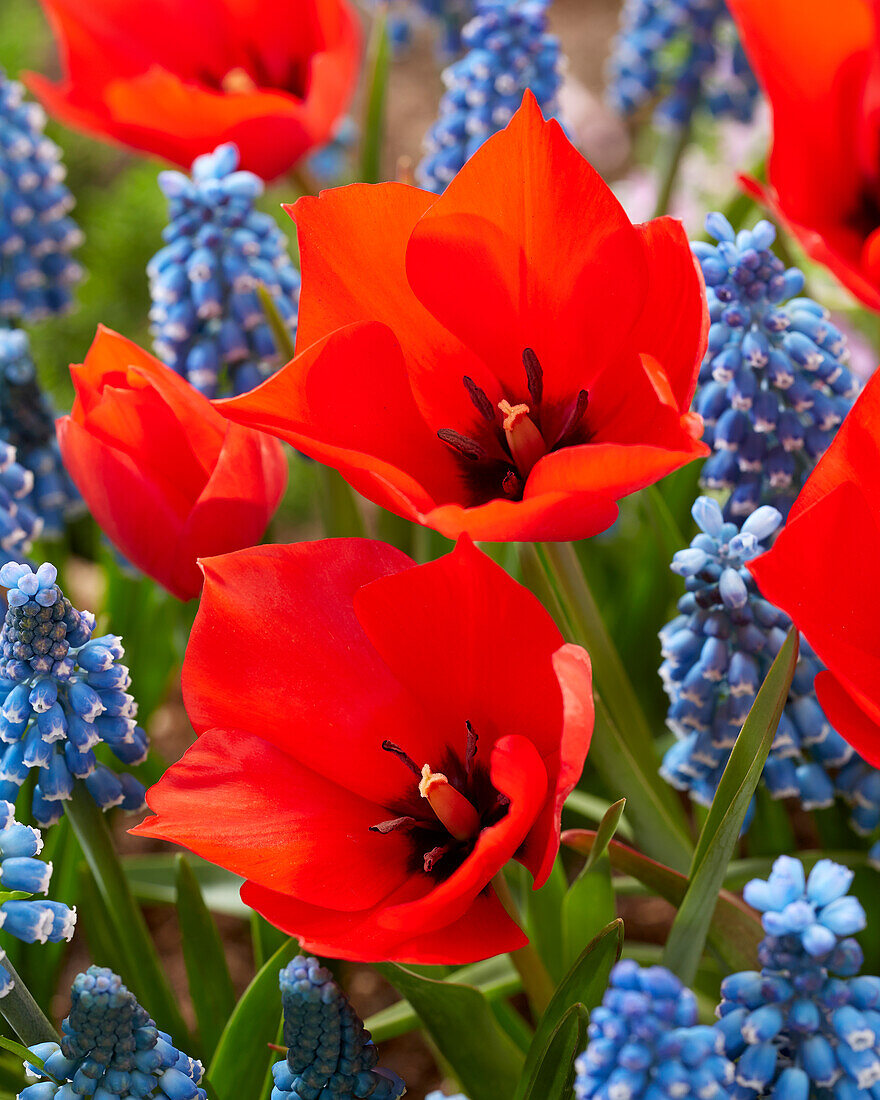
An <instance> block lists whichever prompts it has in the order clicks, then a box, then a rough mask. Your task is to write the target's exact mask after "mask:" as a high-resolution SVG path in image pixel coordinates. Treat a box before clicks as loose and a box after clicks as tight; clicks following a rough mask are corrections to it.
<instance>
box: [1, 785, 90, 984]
mask: <svg viewBox="0 0 880 1100" xmlns="http://www.w3.org/2000/svg"><path fill="white" fill-rule="evenodd" d="M42 850H43V839H42V837H41V836H40V831H39V829H33V828H31V826H30V825H22V824H20V823H19V822H18V821H16V820H15V807H14V806H13V805H12V803H11V802H6V801H5V800H3V799H0V896H2V895H4V894H7V892H8V893H21V894H24V895H28V894H43V895H45V894H48V892H49V881H50V880H51V878H52V864H51V863H47V862H46V861H45V860H42V859H40V858H39V856H40V852H42ZM75 925H76V909H71V908H70V907H69V906H67V905H64V904H63V903H62V902H60V901H47V900H41V899H39V898H33V897H27V896H25V897H21V898H9V899H8V900H6V901H3V902H0V928H2V929H3V931H4V932H6V933H8V934H9V935H11V936H15V937H16V939H19V940H23V941H24V942H25V943H46V942H49V943H60V942H61V941H62V940H70V939H71V937H72V936H73V930H74V927H75ZM4 958H5V954H4V953H3V952H2V951H0V997H5V996H6V994H7V993H8V992H9V991H10V989H12V987H13V984H14V983H13V979H12V976H11V975H10V973H9V971H8V970H7V969H6V967H5V966H3V959H4Z"/></svg>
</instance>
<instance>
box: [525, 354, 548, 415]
mask: <svg viewBox="0 0 880 1100" xmlns="http://www.w3.org/2000/svg"><path fill="white" fill-rule="evenodd" d="M522 361H523V366H524V367H525V369H526V381H527V382H528V385H529V393H530V394H531V397H532V404H533V405H540V404H541V399H542V397H543V396H544V368H543V367H542V366H541V362H540V360H539V359H538V357H537V355H535V353H534V351H532V349H531V348H525V349H524V350H523V353H522Z"/></svg>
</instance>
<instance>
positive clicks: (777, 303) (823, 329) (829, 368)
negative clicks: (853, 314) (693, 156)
mask: <svg viewBox="0 0 880 1100" xmlns="http://www.w3.org/2000/svg"><path fill="white" fill-rule="evenodd" d="M706 229H707V230H708V232H709V233H710V234H711V235H712V236H713V237H714V238H715V239H716V241H717V242H718V243H717V244H715V245H712V244H707V243H704V242H699V241H698V242H695V243H694V244H693V246H692V247H693V250H694V254H695V255H696V257H697V258H698V260H699V262H700V266H701V268H702V270H703V277H704V278H705V280H706V288H707V295H708V300H709V315H710V317H711V322H712V323H711V327H710V329H709V346H708V349H707V351H706V355H705V358H704V359H703V363H702V365H701V367H700V375H699V388H698V390H697V394H696V398H695V400H694V408H695V410H696V411H697V412H698V413H699V414H700V415H701V416H702V418H703V423H704V424H705V431H704V433H703V439H704V441H705V442H706V443H708V444H709V446H710V447H711V448H712V449H713V451H714V454H712V455H711V456H710V457H709V459H708V460H707V461H706V463H705V465H704V466H703V473H702V484H703V485H704V486H705V487H706V488H709V489H719V490H726V491H729V492H730V498H729V500H728V502H727V505H726V509H725V511H726V514H727V515H728V516H731V517H736V516H747V515H749V514H750V513H751V512H753V511H754V510H755V508H757V507H758V505H759V504H773V505H775V506H776V507H777V508H779V510H780V511H781V512H783V514H784V515H788V510H789V508H790V506H791V504H792V502H793V501H794V498H795V497H796V496H797V494H798V493H799V492H800V490H801V488H802V487H803V484H804V482H805V481H806V479H807V477H808V475H809V474H810V471H811V470H812V469H813V467H814V466H815V464H816V463H817V462H818V460H819V459H820V458H821V457H822V455H823V454H824V453H825V451H826V449H827V448H828V445H829V444H830V442H831V440H832V438H833V435H834V432H835V430H836V429H837V427H838V426H839V424H840V422H841V421H842V420H843V418H844V416H846V414H847V413H848V412H849V410H850V407H851V406H852V403H853V400H854V398H855V397H856V394H857V393H858V389H859V385H858V381H857V380H856V379H855V378H854V376H853V375H852V373H851V372H850V371H849V369H848V368H847V365H846V364H847V362H848V360H849V351H848V349H847V344H846V338H845V337H844V336H843V334H842V333H841V332H840V330H839V329H837V328H835V326H834V325H833V324H831V322H830V321H829V320H828V311H827V310H825V309H824V308H823V307H822V306H820V305H819V304H818V303H816V302H814V301H813V300H812V298H802V297H797V295H799V294H800V292H801V290H802V289H803V286H804V276H803V273H802V272H801V271H799V270H798V269H797V268H795V267H791V268H788V269H787V270H786V268H785V265H784V264H783V263H782V261H781V260H780V259H778V257H776V256H775V255H774V254H773V253H772V252H771V251H770V246H771V245H772V243H773V241H774V240H775V239H776V229H775V228H774V226H773V225H771V224H770V222H767V221H760V222H758V224H757V225H756V226H755V227H754V229H751V230H749V229H744V230H741V231H740V232H739V233H734V231H733V228H732V227H731V225H730V223H729V222H728V221H727V219H726V218H725V217H724V215H723V214H709V216H708V217H707V218H706Z"/></svg>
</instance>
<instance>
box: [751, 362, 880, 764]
mask: <svg viewBox="0 0 880 1100" xmlns="http://www.w3.org/2000/svg"><path fill="white" fill-rule="evenodd" d="M878 424H880V374H875V375H874V377H873V378H872V379H871V380H870V381H869V382H868V384H867V386H866V387H865V389H864V390H863V391H862V394H861V396H860V397H859V399H858V401H856V403H855V405H854V406H853V408H852V411H851V412H850V413H849V415H848V416H847V417H846V419H845V420H844V422H843V424H842V425H841V428H840V430H839V431H838V433H837V435H836V436H835V438H834V442H833V443H832V444H831V446H830V447H829V448H828V450H827V451H826V452H825V455H824V457H823V458H822V459H821V461H820V462H819V464H818V466H817V467H816V469H815V470H814V472H813V474H812V475H811V477H810V479H809V480H808V481H807V483H806V485H805V486H804V488H803V490H802V491H801V494H800V496H799V497H798V498H797V500H796V501H795V504H794V507H793V508H792V510H791V513H790V515H789V518H788V522H787V523H786V525H785V527H784V528H783V529H782V531H781V533H780V534H779V537H778V538H777V540H776V542H775V543H774V545H773V548H772V549H771V550H769V551H768V552H767V553H766V554H762V555H761V557H759V558H756V559H755V560H754V561H753V562H751V563H750V565H749V569H750V570H751V571H752V573H753V574H754V576H755V579H756V580H757V582H758V585H759V587H760V589H761V592H762V593H763V594H764V595H765V596H766V597H767V599H768V600H772V602H773V603H775V604H777V605H778V606H779V607H781V608H782V609H783V610H784V611H787V612H788V614H789V615H790V616H791V618H792V619H793V620H794V622H795V623H796V624H797V626H798V627H799V629H800V630H802V631H803V633H804V636H805V637H806V639H807V641H808V642H809V643H810V645H811V646H812V647H813V649H815V651H816V653H817V655H818V656H819V657H820V658H821V660H822V661H823V662H824V663H825V665H826V666H827V670H826V671H823V672H820V673H819V674H818V676H817V677H816V692H817V695H818V697H819V702H820V703H821V704H822V707H823V708H824V710H825V714H826V715H827V716H828V720H829V721H830V722H831V724H832V725H833V726H834V728H835V729H836V730H838V732H839V733H840V734H841V736H843V737H845V738H846V740H847V741H849V743H850V744H851V745H852V746H853V747H854V748H855V749H856V751H857V752H858V753H859V754H860V755H861V756H862V757H864V759H865V760H867V761H868V762H869V763H870V764H873V765H874V766H875V767H880V629H878V623H880V568H878V563H880V437H878V433H877V426H878Z"/></svg>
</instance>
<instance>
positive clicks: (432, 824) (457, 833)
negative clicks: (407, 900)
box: [370, 722, 508, 878]
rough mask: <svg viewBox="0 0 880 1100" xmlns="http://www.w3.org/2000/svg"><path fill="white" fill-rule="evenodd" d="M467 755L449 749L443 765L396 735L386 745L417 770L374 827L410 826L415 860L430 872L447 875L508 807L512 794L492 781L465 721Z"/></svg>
mask: <svg viewBox="0 0 880 1100" xmlns="http://www.w3.org/2000/svg"><path fill="white" fill-rule="evenodd" d="M465 726H466V729H467V738H466V744H465V753H464V758H463V759H461V758H460V757H459V756H457V755H456V754H455V753H454V752H452V751H451V750H447V752H446V754H445V755H444V760H443V771H435V770H434V768H432V767H431V765H430V764H424V765H422V767H421V768H420V767H419V766H418V765H417V764H416V762H415V761H414V760H413V759H412V757H410V756H409V755H408V754H407V753H406V752H404V750H403V749H401V748H400V747H399V746H398V745H395V744H394V743H393V742H392V741H383V742H382V748H383V749H384V751H385V752H389V753H391V754H392V755H394V756H396V757H397V758H398V759H399V760H400V762H401V763H402V764H403V765H404V766H405V767H406V768H407V770H408V771H409V772H410V773H411V775H412V776H413V781H412V783H411V784H410V785H409V786H408V789H407V790H406V791H405V793H404V794H403V796H402V797H401V798H400V799H398V800H395V802H394V804H393V805H389V807H388V808H389V810H392V811H393V812H395V813H396V814H397V815H398V816H396V817H392V818H389V819H388V820H387V821H382V822H380V823H379V824H378V825H373V826H371V830H370V831H371V832H375V833H382V834H387V833H391V832H398V831H405V832H406V833H407V835H408V836H409V838H410V840H411V842H412V847H413V864H414V866H416V867H420V869H421V870H423V871H424V872H425V873H426V874H434V875H435V876H438V877H442V878H446V877H448V876H449V875H450V874H452V872H453V871H455V870H456V869H457V868H458V867H460V866H461V864H462V863H463V862H464V860H465V859H467V857H468V856H469V855H470V853H471V852H472V851H473V848H474V844H475V843H476V841H477V838H478V837H479V835H480V832H481V831H482V830H483V829H485V828H487V827H488V826H490V825H494V824H496V823H497V822H498V821H500V820H501V818H502V817H504V815H505V814H506V813H507V808H508V800H507V798H506V797H505V796H504V795H501V794H499V793H498V792H497V791H496V790H495V788H494V787H493V786H492V783H491V780H490V778H489V774H488V769H487V768H486V767H485V766H484V765H483V764H482V763H480V762H478V761H477V735H476V733H475V732H474V729H473V726H472V725H471V723H470V722H466V723H465Z"/></svg>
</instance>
